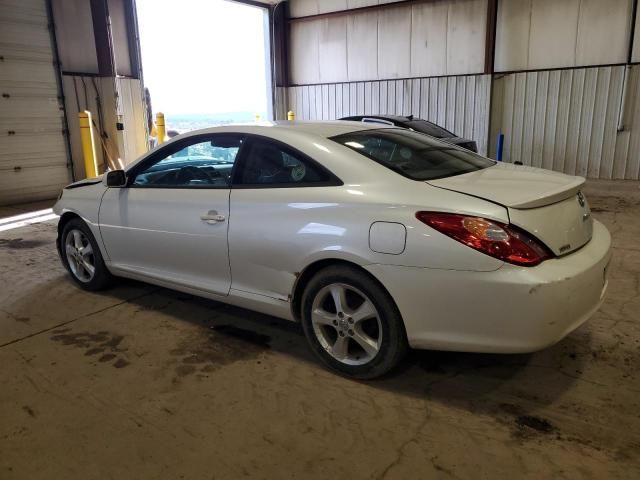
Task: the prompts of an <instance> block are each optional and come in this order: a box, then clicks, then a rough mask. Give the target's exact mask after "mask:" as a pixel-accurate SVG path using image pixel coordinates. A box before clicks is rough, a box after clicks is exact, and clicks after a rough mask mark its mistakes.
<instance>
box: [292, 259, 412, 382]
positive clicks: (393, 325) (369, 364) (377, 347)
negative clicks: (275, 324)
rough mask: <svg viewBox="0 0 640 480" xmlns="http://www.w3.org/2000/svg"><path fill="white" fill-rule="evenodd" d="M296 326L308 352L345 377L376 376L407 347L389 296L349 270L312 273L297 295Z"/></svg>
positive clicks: (336, 267) (357, 272)
mask: <svg viewBox="0 0 640 480" xmlns="http://www.w3.org/2000/svg"><path fill="white" fill-rule="evenodd" d="M302 324H303V328H304V332H305V335H306V337H307V340H308V342H309V344H310V346H311V349H312V350H313V351H314V353H315V354H316V355H317V356H318V357H319V358H320V359H321V360H322V361H323V362H324V363H325V364H326V365H327V366H329V367H330V368H332V369H333V370H336V371H338V372H340V373H341V374H343V375H346V376H350V377H354V378H361V379H369V378H374V377H378V376H381V375H383V374H385V373H387V372H388V371H390V370H391V369H393V368H394V367H395V366H396V365H397V364H398V363H399V362H400V360H401V359H402V357H403V356H404V355H405V353H406V351H407V340H406V334H405V331H404V325H403V322H402V318H401V317H400V314H399V312H398V310H397V308H396V306H395V304H394V302H393V300H392V299H391V297H390V295H389V294H388V293H387V292H386V291H385V290H384V288H382V286H380V285H379V284H378V283H377V282H376V281H375V280H373V279H372V278H370V277H369V276H368V275H366V274H364V273H363V272H360V271H358V270H357V269H355V268H350V267H344V266H335V267H328V268H326V269H324V270H322V271H320V272H318V273H317V274H316V276H315V277H314V278H313V279H312V280H311V281H310V282H309V285H307V288H306V289H305V292H304V295H303V299H302Z"/></svg>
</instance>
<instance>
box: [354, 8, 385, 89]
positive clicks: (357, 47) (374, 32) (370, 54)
mask: <svg viewBox="0 0 640 480" xmlns="http://www.w3.org/2000/svg"><path fill="white" fill-rule="evenodd" d="M347 52H348V53H347V55H348V57H347V58H348V66H347V69H348V75H349V80H350V81H352V82H353V81H357V80H371V79H376V78H378V15H377V14H376V13H360V14H358V15H352V16H349V17H348V18H347Z"/></svg>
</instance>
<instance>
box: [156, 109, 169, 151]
mask: <svg viewBox="0 0 640 480" xmlns="http://www.w3.org/2000/svg"><path fill="white" fill-rule="evenodd" d="M166 135H167V131H166V130H165V127H164V113H160V112H158V113H156V138H157V139H158V145H160V144H161V143H164V141H165V137H166Z"/></svg>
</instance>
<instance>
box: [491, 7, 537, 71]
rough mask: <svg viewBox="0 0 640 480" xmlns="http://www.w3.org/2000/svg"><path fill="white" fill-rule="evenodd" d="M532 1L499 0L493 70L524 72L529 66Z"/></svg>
mask: <svg viewBox="0 0 640 480" xmlns="http://www.w3.org/2000/svg"><path fill="white" fill-rule="evenodd" d="M531 1H532V0H507V1H505V0H500V2H499V4H498V17H497V21H496V52H495V69H496V70H497V71H499V72H503V71H506V70H525V69H526V68H527V67H528V65H529V29H530V28H531Z"/></svg>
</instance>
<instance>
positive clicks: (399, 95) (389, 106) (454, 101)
mask: <svg viewBox="0 0 640 480" xmlns="http://www.w3.org/2000/svg"><path fill="white" fill-rule="evenodd" d="M490 91H491V76H490V75H468V76H454V77H435V78H415V79H408V80H381V81H373V82H350V83H335V84H327V85H304V86H299V87H290V88H289V89H288V92H287V101H286V104H283V103H282V102H280V101H278V102H277V103H278V105H277V110H278V115H279V118H286V114H285V112H286V111H287V110H292V111H293V112H295V114H296V119H298V120H334V119H337V118H340V117H344V116H348V115H360V114H363V115H366V114H373V113H387V114H394V115H410V114H413V115H415V116H416V117H420V118H424V119H427V120H430V121H433V122H435V123H437V124H438V125H441V126H443V127H445V128H447V129H448V130H451V131H453V132H455V133H456V134H457V135H460V136H463V137H466V138H471V139H473V140H475V141H476V142H477V143H478V149H479V151H480V152H481V153H486V152H487V134H488V130H487V129H488V123H489V122H488V115H489V99H490ZM278 93H279V94H280V93H281V91H279V92H278ZM278 97H280V98H282V99H283V100H284V98H283V96H281V95H278Z"/></svg>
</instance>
